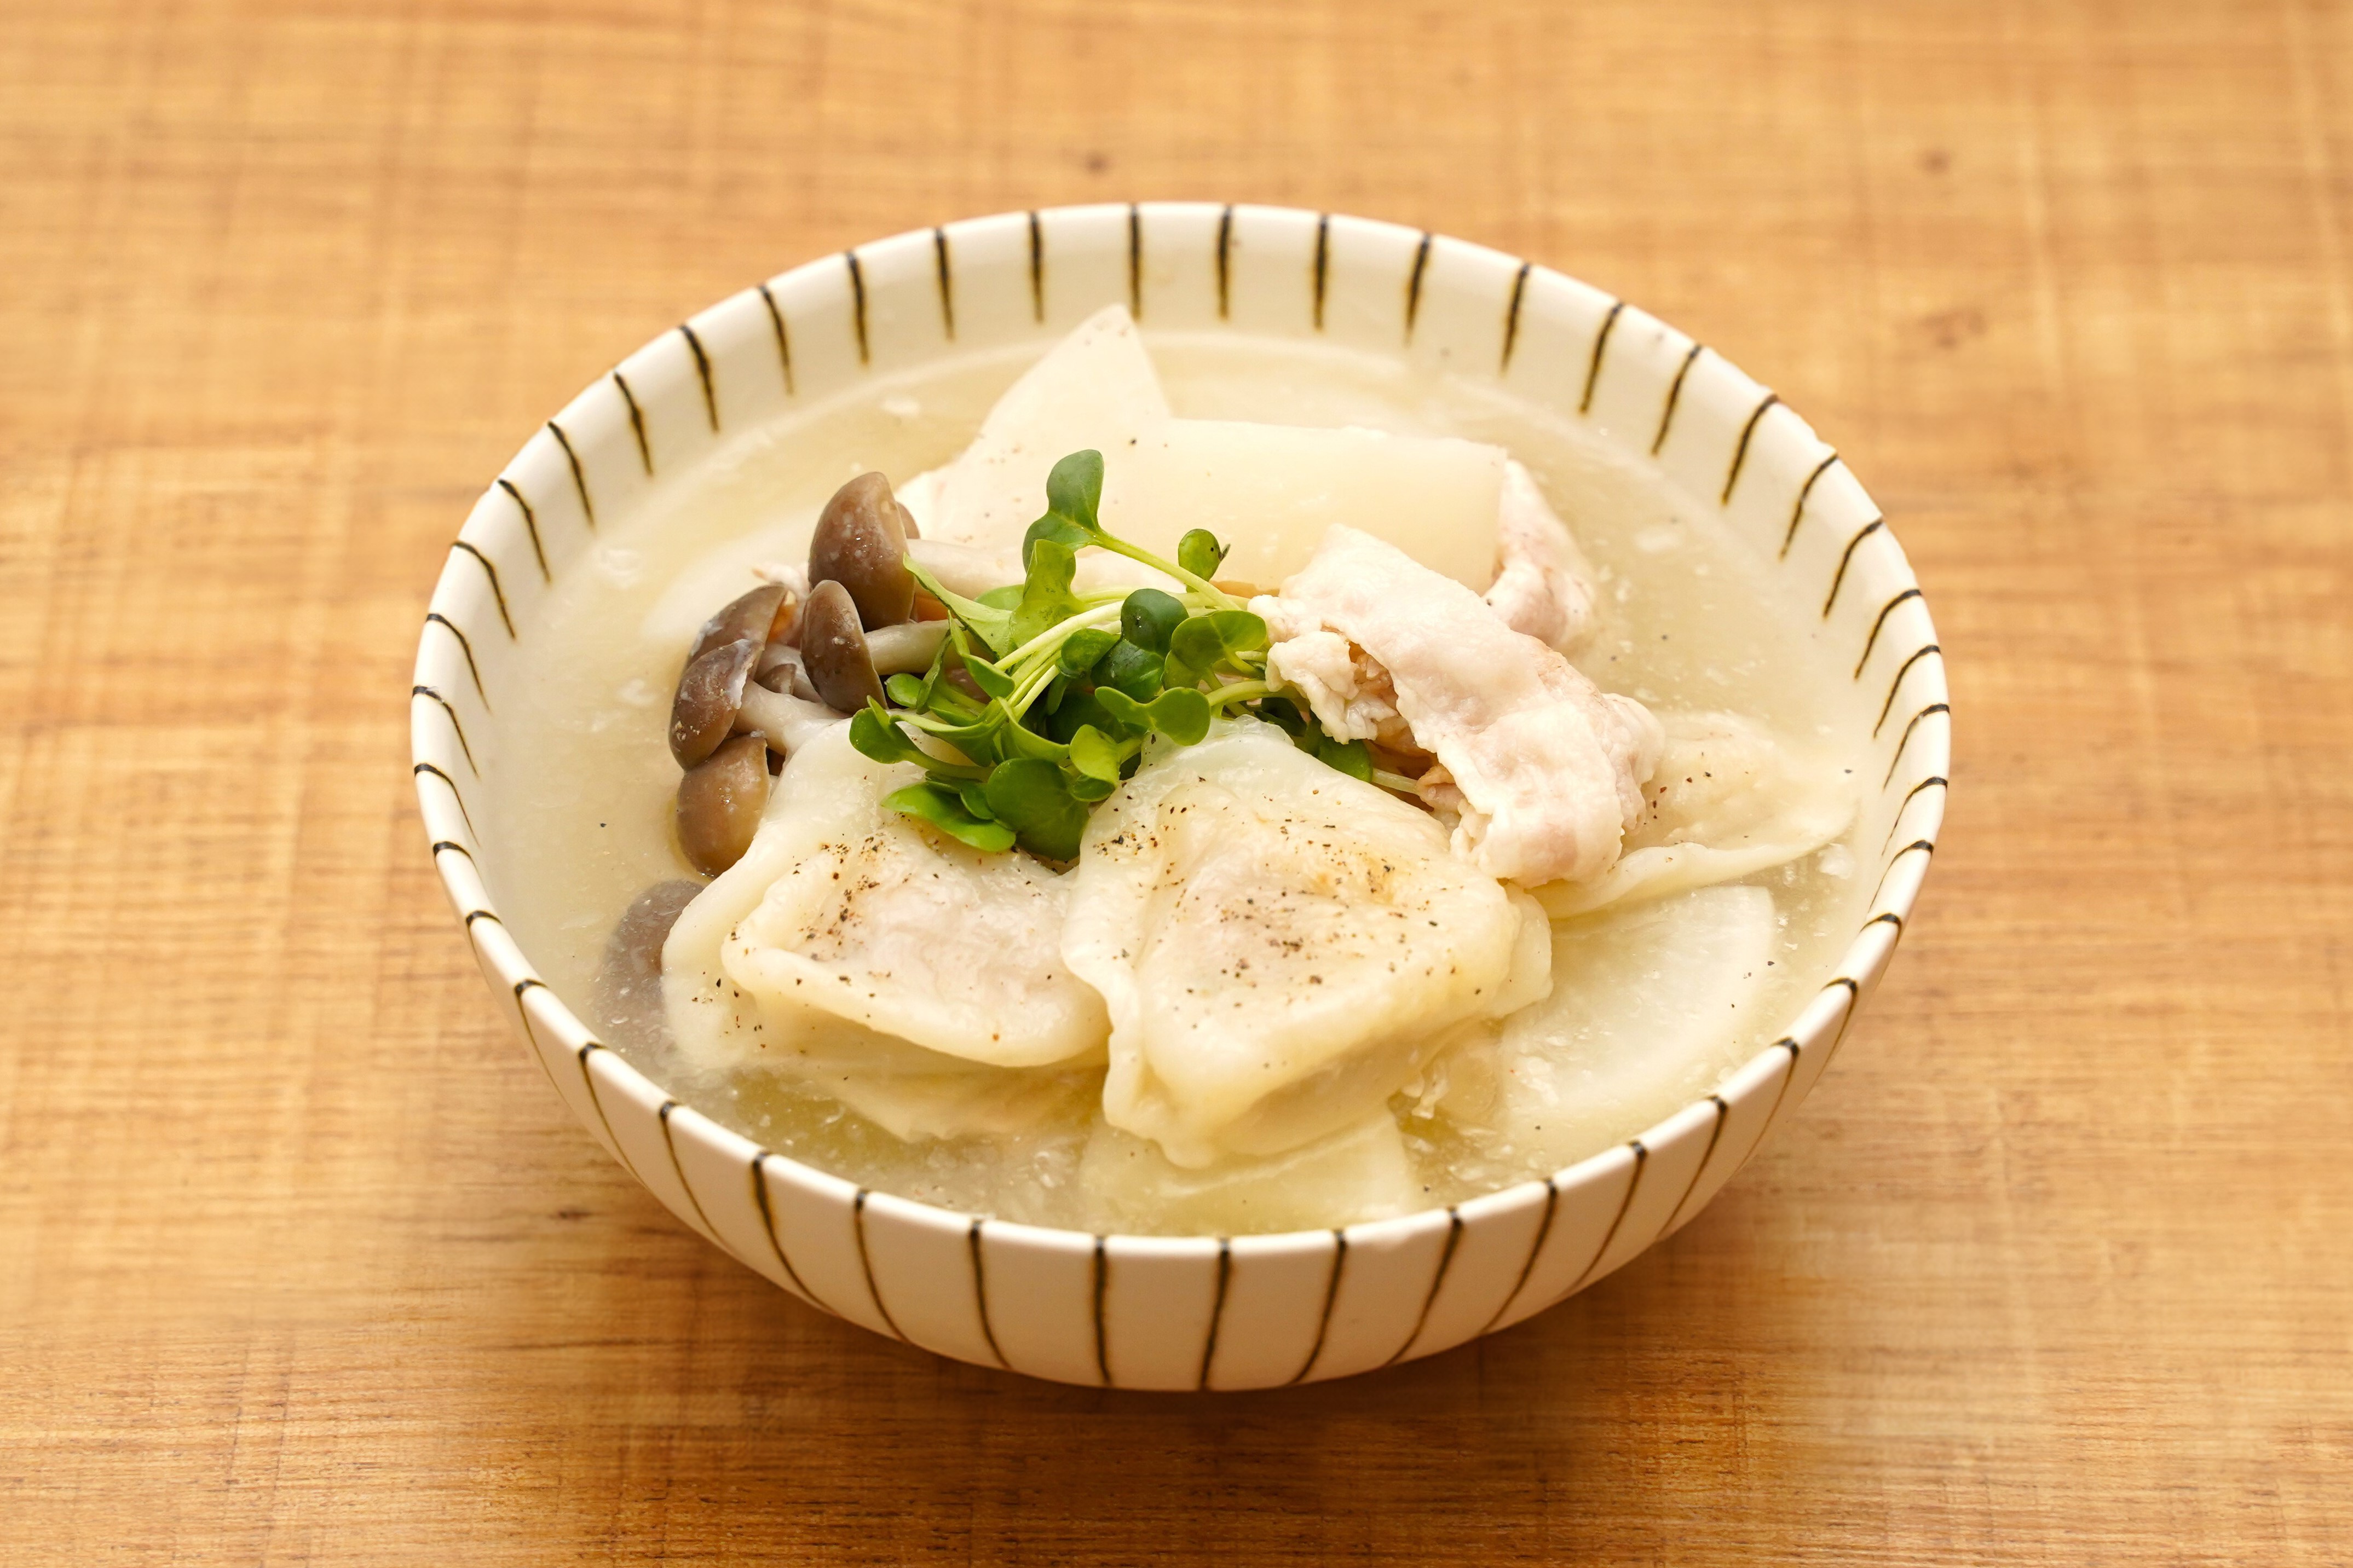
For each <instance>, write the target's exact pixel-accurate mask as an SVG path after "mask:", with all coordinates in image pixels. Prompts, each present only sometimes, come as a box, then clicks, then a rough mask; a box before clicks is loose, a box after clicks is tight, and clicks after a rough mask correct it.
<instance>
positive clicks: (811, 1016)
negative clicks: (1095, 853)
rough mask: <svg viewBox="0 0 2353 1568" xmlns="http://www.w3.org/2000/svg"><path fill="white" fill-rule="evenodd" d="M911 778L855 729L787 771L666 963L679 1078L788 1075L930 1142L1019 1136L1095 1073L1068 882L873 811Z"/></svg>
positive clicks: (1089, 1008) (690, 913) (1102, 1025)
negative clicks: (733, 1071)
mask: <svg viewBox="0 0 2353 1568" xmlns="http://www.w3.org/2000/svg"><path fill="white" fill-rule="evenodd" d="M920 776H921V774H920V773H919V771H918V770H917V769H916V768H914V767H913V765H911V764H906V763H900V764H895V765H889V766H886V765H884V764H881V763H875V762H872V761H871V760H870V759H868V758H866V757H864V756H861V755H860V754H859V752H857V751H856V750H854V749H853V748H852V747H851V746H850V744H849V726H848V725H847V724H840V725H837V726H835V727H834V728H832V729H830V730H828V731H825V732H824V733H822V734H821V735H820V736H819V737H818V738H817V739H816V740H814V741H812V742H809V743H808V744H807V745H805V746H804V747H802V749H801V750H800V751H798V752H795V753H794V755H793V757H792V760H791V761H790V762H789V763H787V764H786V768H785V771H784V773H783V774H782V775H781V776H780V777H779V778H778V779H777V781H776V788H775V790H774V792H773V794H772V795H770V798H769V802H768V806H767V810H766V813H765V816H763V818H762V820H761V825H760V830H759V832H758V833H757V835H755V836H754V839H753V841H752V847H751V848H750V849H749V850H747V851H746V852H745V853H744V858H743V859H741V860H739V861H737V862H736V863H735V864H734V865H733V867H731V868H728V870H727V871H726V872H725V873H724V874H723V875H722V876H721V877H720V878H719V879H717V880H716V881H714V882H712V884H711V886H710V887H708V888H706V889H703V891H702V894H701V895H699V896H698V897H697V898H696V899H695V900H694V901H693V902H692V903H691V904H689V905H688V906H687V908H686V910H684V912H683V913H681V915H680V916H679V919H678V923H677V924H676V925H674V926H673V927H671V929H670V938H669V941H668V942H666V943H665V944H664V947H663V951H662V973H663V976H664V979H663V989H664V993H665V997H666V1001H667V1011H668V1014H669V1018H670V1031H671V1035H672V1037H673V1038H674V1039H675V1041H676V1043H677V1046H678V1048H679V1050H680V1051H681V1054H682V1055H684V1056H685V1057H686V1058H687V1059H688V1060H689V1061H690V1062H691V1063H693V1064H694V1065H695V1066H697V1067H699V1068H703V1069H706V1070H721V1069H730V1068H766V1069H768V1070H770V1071H775V1072H779V1073H784V1074H786V1075H789V1076H792V1077H795V1078H798V1079H805V1080H807V1081H808V1082H810V1083H812V1084H815V1085H817V1086H818V1087H821V1088H823V1089H825V1090H826V1091H827V1092H828V1093H830V1094H832V1095H834V1096H835V1097H836V1098H838V1099H839V1100H843V1101H844V1102H846V1103H848V1104H849V1105H850V1106H851V1107H852V1109H854V1110H859V1111H860V1113H861V1114H864V1115H867V1116H869V1117H870V1118H871V1119H872V1120H874V1121H879V1122H881V1123H882V1124H883V1125H884V1126H885V1127H888V1128H890V1129H891V1131H894V1132H897V1133H899V1135H900V1136H902V1137H939V1136H953V1135H955V1134H956V1133H958V1132H963V1131H1001V1130H1004V1129H1005V1128H1007V1127H1009V1126H1014V1125H1020V1124H1025V1123H1026V1122H1028V1121H1031V1120H1034V1119H1035V1117H1036V1116H1037V1115H1039V1114H1043V1113H1045V1112H1046V1111H1048V1110H1051V1109H1052V1108H1053V1107H1054V1106H1055V1105H1057V1104H1059V1103H1060V1101H1061V1100H1064V1099H1066V1098H1067V1089H1068V1084H1067V1081H1066V1079H1067V1075H1068V1073H1069V1072H1070V1071H1071V1069H1080V1068H1090V1067H1092V1066H1093V1065H1095V1064H1097V1063H1100V1062H1101V1061H1102V1059H1103V1039H1104V1037H1105V1034H1106V1032H1107V1030H1108V1020H1107V1019H1106V1018H1105V1016H1104V1014H1103V1003H1102V999H1101V998H1100V997H1098V996H1097V995H1096V994H1095V993H1094V992H1093V991H1092V989H1090V988H1089V987H1088V986H1087V985H1085V984H1083V983H1082V982H1081V981H1079V980H1078V979H1077V978H1076V977H1075V976H1073V975H1072V974H1071V973H1070V972H1069V970H1068V969H1067V968H1066V967H1065V966H1064V965H1063V963H1062V962H1061V959H1060V951H1059V949H1060V940H1061V929H1062V910H1063V905H1064V900H1065V897H1066V891H1067V889H1066V886H1065V884H1064V881H1063V879H1060V878H1057V877H1056V876H1054V875H1053V874H1052V873H1051V872H1050V871H1048V870H1046V869H1045V868H1043V867H1041V866H1039V864H1038V863H1037V862H1036V861H1034V860H1031V859H1029V858H1028V857H1026V856H1021V855H1012V854H997V855H989V854H984V853H982V852H981V851H978V850H976V849H971V848H969V847H965V846H964V845H961V844H956V843H954V842H953V841H951V840H948V839H945V838H943V837H940V836H938V835H936V834H934V833H933V832H931V831H930V830H928V829H926V828H923V827H921V826H917V825H916V824H914V823H913V822H912V821H910V820H909V819H908V818H906V817H904V816H900V815H899V814H898V813H897V812H894V811H891V810H888V809H886V808H885V807H884V806H883V805H881V799H882V796H883V795H887V794H889V793H890V792H891V791H892V790H893V789H896V788H898V787H900V786H901V785H902V784H909V783H912V782H913V781H914V780H915V779H917V778H918V777H920ZM1050 1069H1051V1070H1050Z"/></svg>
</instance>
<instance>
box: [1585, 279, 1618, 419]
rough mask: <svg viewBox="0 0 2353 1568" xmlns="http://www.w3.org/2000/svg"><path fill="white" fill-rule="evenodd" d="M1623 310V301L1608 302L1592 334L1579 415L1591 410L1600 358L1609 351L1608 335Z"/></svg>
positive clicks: (1597, 380) (1599, 370)
mask: <svg viewBox="0 0 2353 1568" xmlns="http://www.w3.org/2000/svg"><path fill="white" fill-rule="evenodd" d="M1625 309H1626V301H1625V300H1610V301H1609V313H1608V314H1606V315H1604V316H1603V317H1602V318H1601V330H1600V331H1598V332H1596V333H1594V334H1593V357H1592V358H1591V359H1589V360H1588V361H1587V362H1586V363H1585V395H1583V396H1581V397H1579V398H1578V399H1577V412H1578V413H1579V414H1587V413H1590V412H1591V411H1592V409H1593V389H1594V388H1595V387H1596V386H1599V384H1601V356H1602V354H1604V353H1607V352H1608V351H1609V334H1610V333H1611V332H1612V331H1616V330H1617V327H1618V318H1619V316H1620V314H1622V313H1623V312H1624V310H1625Z"/></svg>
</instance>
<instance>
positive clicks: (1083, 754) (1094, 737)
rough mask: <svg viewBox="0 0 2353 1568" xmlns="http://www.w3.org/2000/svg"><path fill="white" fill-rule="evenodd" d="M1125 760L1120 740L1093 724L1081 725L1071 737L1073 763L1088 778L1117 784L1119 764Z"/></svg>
mask: <svg viewBox="0 0 2353 1568" xmlns="http://www.w3.org/2000/svg"><path fill="white" fill-rule="evenodd" d="M1125 760H1126V758H1125V757H1124V755H1123V754H1122V752H1121V751H1120V747H1119V742H1116V741H1114V740H1113V739H1112V738H1111V737H1110V736H1108V735H1106V734H1104V733H1103V731H1101V730H1098V729H1096V728H1095V727H1094V726H1093V725H1092V724H1082V725H1080V726H1079V728H1078V731H1077V732H1076V733H1074V734H1072V735H1071V766H1072V767H1074V768H1076V769H1078V770H1079V772H1080V773H1083V774H1084V775H1086V776H1087V777H1088V778H1091V779H1097V780H1101V781H1103V782H1104V783H1107V784H1117V783H1119V765H1120V763H1123V762H1124V761H1125Z"/></svg>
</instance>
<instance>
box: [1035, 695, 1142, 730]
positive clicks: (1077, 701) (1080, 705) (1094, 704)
mask: <svg viewBox="0 0 2353 1568" xmlns="http://www.w3.org/2000/svg"><path fill="white" fill-rule="evenodd" d="M1088 725H1092V726H1093V727H1094V728H1096V729H1098V730H1100V731H1103V733H1104V734H1106V735H1109V736H1113V737H1114V738H1124V737H1125V736H1127V735H1128V734H1130V733H1132V732H1133V731H1130V730H1129V729H1128V727H1127V726H1126V725H1124V724H1123V723H1121V722H1120V721H1118V720H1116V719H1114V718H1113V717H1112V716H1111V714H1110V713H1109V712H1107V711H1105V710H1104V708H1103V700H1102V699H1101V698H1099V697H1097V696H1096V695H1095V689H1094V688H1092V687H1073V688H1071V689H1070V691H1068V692H1067V693H1065V694H1064V696H1063V698H1062V705H1061V706H1060V707H1059V708H1057V709H1055V710H1054V711H1053V713H1052V714H1051V715H1050V719H1049V721H1048V723H1047V725H1046V732H1047V733H1048V734H1050V735H1051V736H1053V737H1054V739H1056V740H1057V741H1060V742H1065V743H1068V742H1070V741H1071V739H1072V738H1073V737H1075V736H1076V735H1077V734H1078V732H1079V731H1081V730H1082V729H1084V728H1085V727H1087V726H1088Z"/></svg>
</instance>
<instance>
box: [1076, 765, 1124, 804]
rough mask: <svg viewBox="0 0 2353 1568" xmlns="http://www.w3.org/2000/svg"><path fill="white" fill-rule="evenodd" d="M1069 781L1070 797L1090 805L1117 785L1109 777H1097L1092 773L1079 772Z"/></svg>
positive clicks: (1108, 793) (1109, 792)
mask: <svg viewBox="0 0 2353 1568" xmlns="http://www.w3.org/2000/svg"><path fill="white" fill-rule="evenodd" d="M1069 782H1070V786H1071V799H1072V800H1076V801H1082V802H1084V803H1085V804H1086V805H1093V804H1094V803H1095V802H1097V801H1099V800H1102V799H1103V798H1104V797H1105V796H1107V795H1110V794H1111V792H1112V791H1113V790H1115V789H1117V788H1118V787H1119V785H1118V784H1115V783H1113V781H1111V780H1110V779H1099V778H1096V777H1095V776H1094V775H1092V773H1081V774H1079V775H1078V776H1077V777H1075V778H1072V779H1071V780H1070V781H1069Z"/></svg>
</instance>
